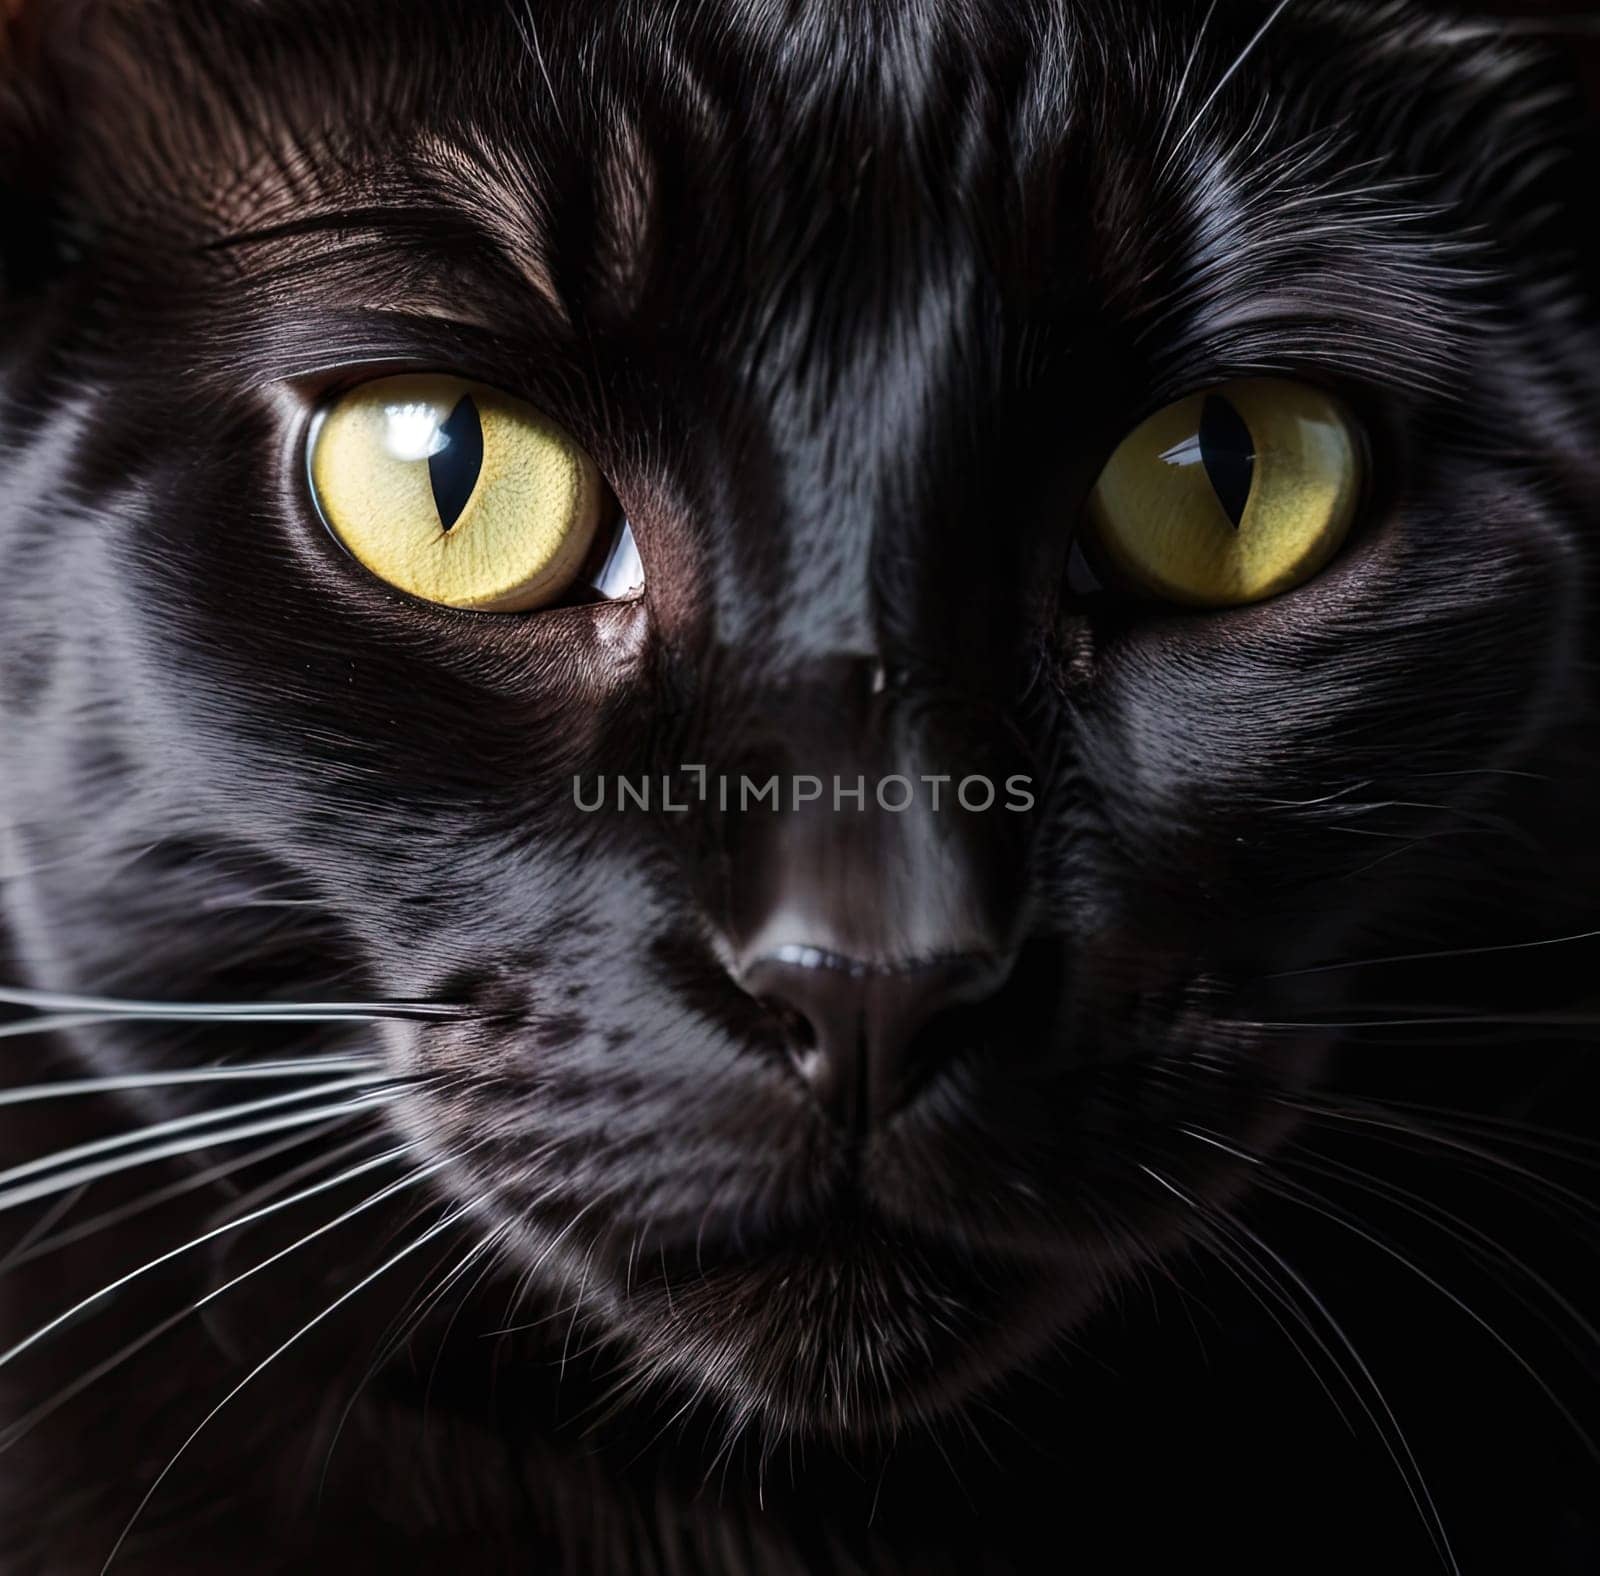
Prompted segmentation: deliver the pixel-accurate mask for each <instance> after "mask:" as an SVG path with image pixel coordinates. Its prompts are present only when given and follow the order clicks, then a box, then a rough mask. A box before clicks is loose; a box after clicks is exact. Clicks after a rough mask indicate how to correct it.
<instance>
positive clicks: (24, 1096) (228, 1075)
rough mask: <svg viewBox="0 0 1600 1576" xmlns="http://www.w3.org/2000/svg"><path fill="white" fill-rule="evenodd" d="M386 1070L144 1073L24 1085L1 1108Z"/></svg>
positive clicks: (269, 1065)
mask: <svg viewBox="0 0 1600 1576" xmlns="http://www.w3.org/2000/svg"><path fill="white" fill-rule="evenodd" d="M382 1066H383V1060H382V1058H381V1057H377V1056H330V1057H327V1058H325V1059H323V1060H320V1061H305V1060H299V1061H284V1062H242V1063H240V1064H239V1065H238V1066H236V1067H206V1068H197V1069H195V1070H193V1071H189V1072H176V1073H144V1074H140V1075H138V1076H132V1077H126V1078H74V1079H70V1080H68V1081H66V1082H63V1083H53V1084H48V1083H47V1084H22V1085H19V1086H18V1087H17V1088H15V1089H3V1088H0V1106H5V1105H27V1104H29V1103H30V1102H32V1101H34V1100H55V1099H59V1098H60V1097H62V1096H64V1095H73V1094H115V1093H117V1092H118V1091H120V1090H132V1089H164V1088H170V1087H173V1086H175V1085H180V1084H209V1083H228V1082H233V1081H237V1080H249V1081H254V1080H256V1079H270V1078H306V1077H315V1076H317V1075H319V1074H328V1075H330V1076H331V1075H332V1074H334V1073H359V1072H371V1071H373V1070H374V1069H376V1068H379V1067H382Z"/></svg>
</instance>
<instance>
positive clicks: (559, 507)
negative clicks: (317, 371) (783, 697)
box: [307, 374, 643, 613]
mask: <svg viewBox="0 0 1600 1576" xmlns="http://www.w3.org/2000/svg"><path fill="white" fill-rule="evenodd" d="M307 468H308V471H309V475H310V479H311V490H312V495H313V497H314V499H315V501H316V505H317V509H318V511H319V512H320V514H321V515H322V518H323V520H324V522H325V523H326V524H327V526H328V529H329V530H330V531H331V532H332V533H333V535H334V536H335V537H336V538H337V539H338V540H339V541H340V542H341V543H342V544H343V545H344V547H345V548H346V549H347V550H348V551H349V553H350V554H351V556H352V557H354V558H355V559H357V560H358V561H359V562H360V563H362V564H363V565H365V566H366V568H368V569H369V570H371V571H372V573H373V574H375V575H377V576H378V577H379V578H380V579H383V580H386V581H388V582H389V583H390V584H391V585H393V586H397V587H398V588H399V589H400V590H402V591H406V592H409V593H410V594H411V595H412V596H416V597H421V598H423V599H424V600H426V601H429V602H439V603H443V604H444V605H446V606H448V607H460V608H475V609H478V610H481V611H485V612H496V613H513V612H524V611H527V610H529V609H533V608H540V607H548V606H549V605H550V604H551V603H553V602H555V601H557V600H558V599H559V598H561V597H562V596H564V595H565V594H566V593H567V592H569V591H570V590H571V589H572V588H573V587H574V585H575V584H577V583H578V582H579V581H580V579H581V578H582V577H583V576H584V574H585V571H586V570H590V569H595V570H597V573H595V574H592V575H591V576H590V579H591V581H592V582H593V583H594V584H595V585H596V587H597V589H598V590H599V591H600V592H601V594H603V595H607V596H619V595H624V594H627V593H628V592H630V591H634V590H637V589H638V588H639V585H640V583H642V578H643V577H642V574H640V572H639V562H638V555H637V552H636V551H634V549H633V539H632V535H631V533H630V532H629V531H628V528H627V525H626V523H625V522H622V521H620V520H619V519H617V517H616V510H615V507H614V501H613V499H612V497H611V494H610V491H609V489H608V488H607V487H606V484H605V482H604V481H603V480H602V478H601V476H600V473H599V471H598V470H597V469H596V467H595V463H594V461H593V460H592V459H590V457H589V456H588V454H586V453H585V452H584V450H583V448H582V447H581V446H580V445H579V443H578V442H577V440H576V439H575V438H573V437H572V435H571V434H570V433H568V432H567V431H565V430H564V429H563V428H562V427H560V426H559V425H558V424H557V423H555V422H554V421H552V420H550V418H549V417H547V416H544V415H542V414H540V413H539V412H538V411H536V410H534V409H533V408H532V407H531V406H529V405H527V404H525V403H523V402H522V401H521V400H517V399H513V398H511V397H510V396H509V395H506V394H502V393H500V392H499V391H497V390H495V389H491V388H487V387H485V386H483V385H482V384H477V383H470V382H467V381H466V380H464V379H461V378H455V377H448V376H442V375H436V374H427V375H405V376H400V377H389V378H379V379H376V380H375V381H373V382H370V383H364V384H362V385H360V386H359V387H357V388H355V389H352V390H350V391H349V392H348V393H346V394H344V395H342V396H341V397H340V398H339V399H337V400H336V401H335V402H334V403H333V404H332V405H331V406H329V407H328V408H327V409H326V410H325V411H323V412H322V413H321V414H320V415H319V416H318V418H317V420H316V422H315V423H314V424H313V426H312V429H311V434H310V438H309V442H308V445H307Z"/></svg>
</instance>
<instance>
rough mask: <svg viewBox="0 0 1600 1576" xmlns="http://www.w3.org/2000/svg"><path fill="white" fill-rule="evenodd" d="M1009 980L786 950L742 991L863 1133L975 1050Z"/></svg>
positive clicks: (951, 966)
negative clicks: (987, 1013) (981, 1015)
mask: <svg viewBox="0 0 1600 1576" xmlns="http://www.w3.org/2000/svg"><path fill="white" fill-rule="evenodd" d="M1005 972H1006V971H1005V969H1004V967H1002V966H1001V965H1000V963H999V961H998V960H996V959H994V958H990V957H976V956H962V957H942V958H934V959H927V960H916V961H910V962H904V963H897V964H893V965H886V964H869V963H864V962H862V961H860V960H858V959H855V958H847V957H843V956H841V955H839V954H836V953H832V952H827V951H824V950H822V949H820V948H816V947H804V946H789V947H784V948H781V949H780V950H779V951H777V952H774V953H771V954H768V955H766V956H764V957H761V958H758V959H757V960H756V961H755V962H754V963H752V964H751V965H750V966H749V968H748V969H747V970H746V977H745V988H746V989H747V990H748V991H749V992H750V993H751V994H752V995H753V996H754V997H755V998H756V999H757V1000H758V1001H759V1002H761V1003H762V1004H763V1005H765V1006H766V1007H767V1008H768V1010H769V1012H770V1013H771V1014H772V1016H773V1018H774V1020H775V1021H776V1022H777V1023H778V1024H779V1025H780V1026H781V1028H782V1031H783V1033H784V1038H785V1043H786V1045H787V1047H788V1049H789V1055H790V1058H791V1060H792V1062H793V1064H794V1066H795V1068H796V1069H797V1070H798V1072H799V1073H800V1075H801V1077H802V1078H803V1079H804V1080H805V1082H806V1084H807V1085H808V1087H809V1088H810V1089H811V1091H812V1093H813V1094H814V1095H815V1097H816V1099H817V1100H818V1102H819V1104H821V1105H822V1107H823V1108H824V1109H825V1110H826V1111H828V1112H829V1114H830V1115H831V1116H832V1117H833V1118H834V1119H835V1120H836V1121H837V1122H838V1123H839V1124H840V1125H841V1126H843V1127H845V1128H846V1129H849V1130H852V1131H860V1130H862V1129H864V1128H865V1127H867V1126H870V1125H871V1124H872V1123H874V1122H876V1121H881V1120H882V1119H883V1118H884V1117H885V1116H887V1115H888V1114H889V1113H890V1112H892V1111H893V1110H894V1109H895V1108H896V1107H898V1106H899V1105H901V1104H902V1103H903V1102H904V1101H905V1100H906V1099H908V1098H909V1097H910V1096H911V1095H912V1094H913V1093H914V1092H915V1091H916V1089H917V1088H918V1087H919V1086H920V1085H921V1083H922V1082H923V1081H924V1080H925V1079H926V1078H927V1077H928V1076H930V1075H931V1073H932V1072H933V1071H934V1070H935V1069H936V1068H937V1067H938V1066H939V1065H940V1064H942V1062H943V1061H945V1060H947V1059H948V1058H949V1057H950V1056H951V1055H953V1054H955V1053H956V1052H957V1050H959V1049H960V1048H963V1047H965V1046H966V1045H968V1044H970V1043H971V1039H972V1024H973V1022H974V1021H975V1017H976V1009H977V1008H979V1007H980V1006H981V1003H982V1001H983V1000H984V999H985V998H987V997H988V996H990V995H991V994H992V992H993V991H994V990H995V989H996V988H997V986H998V984H999V982H1000V981H1001V980H1002V979H1003V978H1004V975H1005ZM968 1007H971V1008H973V1009H974V1010H973V1011H966V1012H962V1011H960V1010H959V1009H963V1008H968Z"/></svg>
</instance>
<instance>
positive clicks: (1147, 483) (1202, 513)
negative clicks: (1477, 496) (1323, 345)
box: [1089, 378, 1365, 607]
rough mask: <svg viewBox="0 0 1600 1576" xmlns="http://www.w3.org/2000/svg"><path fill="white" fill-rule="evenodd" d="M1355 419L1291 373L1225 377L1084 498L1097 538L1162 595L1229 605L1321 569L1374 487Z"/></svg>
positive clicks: (1158, 424)
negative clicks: (1287, 375) (1367, 487)
mask: <svg viewBox="0 0 1600 1576" xmlns="http://www.w3.org/2000/svg"><path fill="white" fill-rule="evenodd" d="M1363 457H1364V448H1363V445H1362V441H1361V437H1360V433H1359V429H1358V428H1357V426H1356V422H1355V418H1354V417H1353V416H1352V415H1351V413H1350V412H1349V410H1347V409H1346V407H1345V406H1344V404H1343V403H1342V402H1341V401H1340V400H1338V399H1337V398H1335V397H1334V396H1333V395H1332V394H1330V393H1328V392H1327V391H1326V390H1324V389H1320V388H1317V387H1314V386H1312V385H1310V384H1306V383H1295V382H1290V381H1289V380H1288V379H1286V378H1252V379H1243V380H1240V381H1238V382H1234V383H1224V384H1220V385H1219V386H1218V387H1216V388H1214V389H1211V390H1209V391H1208V392H1206V393H1202V394H1194V395H1191V396H1190V397H1189V398H1188V399H1184V400H1179V401H1178V402H1177V403H1176V404H1174V405H1169V406H1167V407H1166V408H1165V409H1164V410H1160V411H1158V412H1157V413H1156V414H1155V415H1153V416H1152V417H1150V418H1149V420H1148V421H1146V422H1144V423H1143V424H1142V425H1141V426H1139V427H1137V428H1136V429H1135V430H1134V431H1133V432H1132V433H1131V434H1130V435H1129V436H1128V437H1127V438H1125V439H1124V440H1123V442H1122V444H1121V446H1120V447H1119V448H1118V449H1117V451H1116V453H1115V454H1113V455H1112V457H1111V460H1110V462H1109V463H1108V464H1107V466H1106V468H1105V470H1104V471H1103V472H1102V473H1101V476H1100V480H1099V482H1098V483H1097V484H1096V486H1095V489H1094V493H1093V495H1092V496H1091V498H1090V500H1089V545H1090V547H1091V549H1092V550H1097V554H1098V556H1099V557H1100V558H1101V559H1102V561H1104V562H1105V563H1107V564H1108V565H1109V566H1110V568H1111V570H1112V571H1113V572H1114V574H1115V575H1116V577H1117V578H1119V579H1121V580H1124V581H1126V582H1128V583H1129V584H1131V585H1132V587H1133V588H1134V589H1135V590H1138V591H1142V592H1144V593H1145V594H1146V595H1148V596H1154V597H1159V598H1161V599H1162V600H1164V601H1169V602H1181V603H1187V604H1189V605H1190V606H1194V607H1232V606H1238V605H1240V604H1242V603H1247V602H1259V601H1260V600H1262V599H1263V598H1264V597H1269V596H1272V595H1274V594H1276V593H1277V592H1280V591H1287V590H1289V589H1291V588H1292V587H1294V586H1297V585H1300V584H1301V583H1302V582H1303V581H1306V580H1309V579H1310V578H1311V576H1312V575H1314V574H1316V573H1317V571H1318V570H1319V569H1321V568H1322V567H1323V566H1324V565H1325V564H1326V563H1327V562H1328V560H1329V559H1330V558H1332V557H1333V555H1334V553H1336V552H1337V551H1338V550H1339V547H1340V546H1341V545H1342V543H1343V542H1344V540H1345V538H1346V537H1347V536H1348V534H1349V532H1350V529H1351V526H1352V525H1353V523H1354V521H1355V517H1356V513H1357V510H1358V509H1359V507H1360V504H1361V499H1362V495H1363V492H1364V489H1365V478H1364V474H1363V472H1364V464H1363Z"/></svg>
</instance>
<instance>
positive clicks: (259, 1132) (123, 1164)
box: [0, 1094, 394, 1213]
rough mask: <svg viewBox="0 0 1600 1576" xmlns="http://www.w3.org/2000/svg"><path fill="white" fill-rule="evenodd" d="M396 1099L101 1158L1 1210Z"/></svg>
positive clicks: (4, 1198)
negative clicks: (215, 1147) (143, 1168)
mask: <svg viewBox="0 0 1600 1576" xmlns="http://www.w3.org/2000/svg"><path fill="white" fill-rule="evenodd" d="M393 1099H394V1096H393V1095H392V1094H370V1095H363V1096H360V1097H359V1098H357V1099H354V1100H344V1101H341V1102H340V1103H339V1104H337V1105H321V1106H318V1107H317V1108H316V1109H315V1110H312V1111H295V1112H291V1113H290V1114H288V1115H285V1116H278V1117H273V1118H271V1119H270V1120H267V1121H261V1122H248V1123H246V1124H245V1125H244V1126H242V1127H225V1128H223V1129H222V1131H221V1132H215V1133H202V1134H199V1135H198V1136H194V1135H191V1136H190V1137H188V1138H184V1139H175V1140H174V1141H173V1142H171V1143H168V1144H157V1145H155V1146H153V1147H152V1148H150V1149H141V1150H139V1151H138V1152H137V1153H135V1154H131V1155H121V1156H119V1157H118V1158H117V1159H115V1160H101V1161H98V1162H96V1163H95V1164H93V1165H85V1166H78V1167H76V1168H75V1169H74V1170H71V1171H68V1172H65V1173H64V1174H61V1175H57V1176H49V1177H45V1178H44V1179H43V1180H41V1181H38V1182H34V1183H30V1184H28V1185H25V1186H23V1187H19V1188H14V1189H12V1190H11V1191H10V1192H8V1193H0V1213H4V1212H5V1211H6V1210H9V1209H16V1208H18V1207H19V1206H20V1205H23V1204H31V1203H32V1202H33V1201H34V1200H35V1199H40V1198H50V1197H52V1196H53V1195H54V1194H56V1193H60V1192H62V1191H64V1190H65V1189H67V1188H73V1187H76V1186H77V1185H78V1184H79V1183H80V1182H95V1181H98V1180H99V1179H100V1178H101V1177H108V1176H114V1175H116V1173H118V1172H119V1171H129V1170H132V1169H134V1168H135V1167H137V1166H146V1165H150V1164H152V1163H154V1162H155V1161H157V1160H171V1159H176V1158H177V1157H178V1156H180V1155H192V1154H197V1153H199V1152H200V1151H201V1150H205V1149H210V1148H212V1147H213V1146H214V1145H217V1144H236V1143H238V1142H240V1141H241V1140H242V1139H246V1138H262V1137H265V1136H266V1135H267V1134H268V1133H281V1132H285V1131H287V1130H288V1129H289V1128H291V1127H306V1126H309V1125H310V1124H311V1123H313V1122H323V1121H326V1120H327V1119H328V1118H329V1117H330V1116H338V1115H348V1114H351V1113H353V1112H356V1111H370V1110H373V1109H375V1108H376V1107H378V1106H381V1105H387V1104H389V1103H390V1102H391V1101H392V1100H393Z"/></svg>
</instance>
